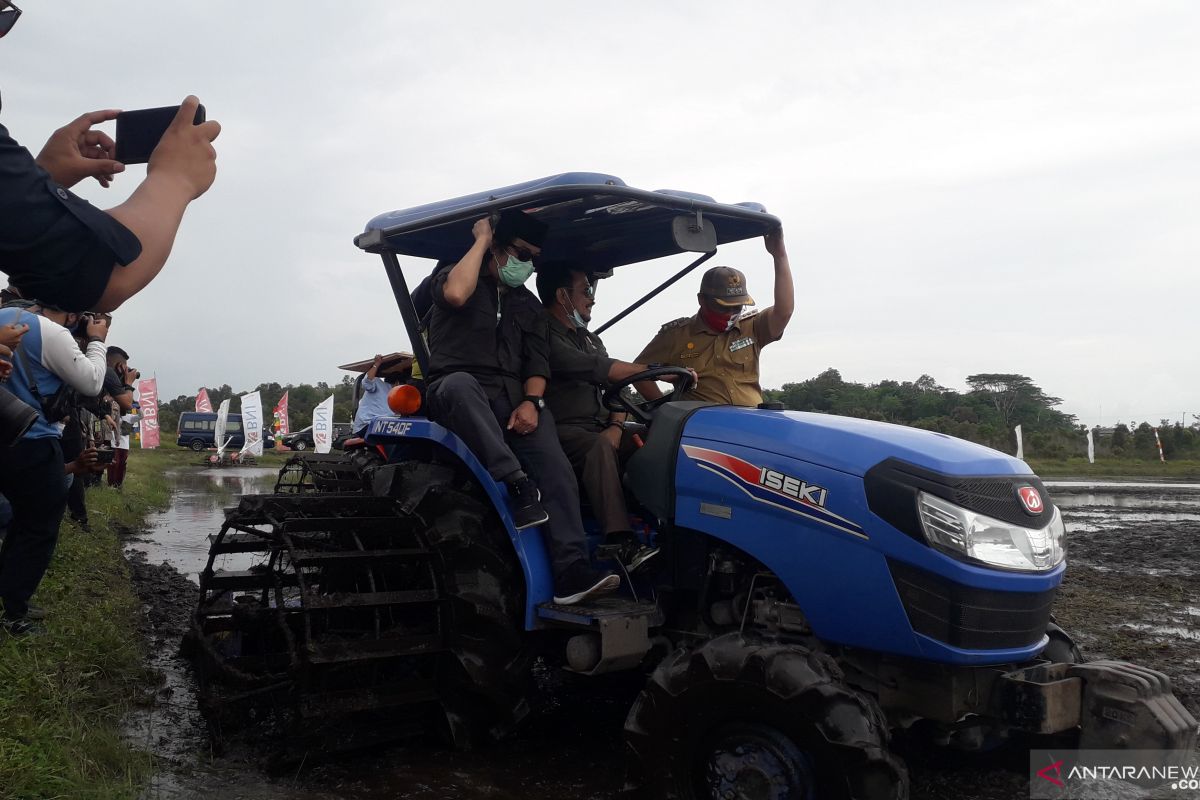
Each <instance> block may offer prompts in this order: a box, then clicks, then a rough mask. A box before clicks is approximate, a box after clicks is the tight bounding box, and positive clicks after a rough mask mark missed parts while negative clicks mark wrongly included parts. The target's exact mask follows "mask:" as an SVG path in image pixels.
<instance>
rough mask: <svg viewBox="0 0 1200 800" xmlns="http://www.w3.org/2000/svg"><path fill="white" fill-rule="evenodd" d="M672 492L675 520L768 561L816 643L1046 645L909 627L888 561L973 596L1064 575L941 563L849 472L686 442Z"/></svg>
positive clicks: (1008, 652) (1031, 589)
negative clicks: (956, 638)
mask: <svg viewBox="0 0 1200 800" xmlns="http://www.w3.org/2000/svg"><path fill="white" fill-rule="evenodd" d="M675 485H676V495H675V521H676V522H677V523H678V524H679V525H680V526H683V527H686V528H690V529H694V530H699V531H703V532H705V533H707V534H709V535H712V536H714V537H716V538H718V539H721V540H724V541H727V542H729V543H730V544H731V545H733V546H735V547H737V548H739V549H741V550H743V551H745V552H746V553H748V554H749V555H751V556H753V557H754V558H756V559H758V560H759V561H761V562H762V563H763V564H765V565H766V566H767V567H768V568H769V569H771V571H772V572H774V573H775V574H776V575H778V576H779V578H780V579H781V580H782V581H783V582H784V583H785V584H786V586H787V588H788V590H789V591H790V592H791V594H792V596H793V597H794V598H795V599H796V602H797V603H799V605H800V607H801V608H802V610H803V611H804V614H805V616H806V617H807V618H808V621H809V623H810V624H811V626H812V628H813V631H814V633H815V634H816V635H817V636H818V637H820V638H821V639H824V640H827V641H831V642H836V643H840V644H844V645H849V646H855V647H862V648H866V649H870V650H875V651H882V652H887V653H893V654H896V655H900V656H911V657H914V658H921V659H928V660H933V661H939V662H944V663H953V664H989V663H991V664H995V663H1005V662H1011V661H1020V660H1025V659H1028V658H1031V657H1033V656H1034V655H1036V653H1037V652H1039V651H1040V650H1041V648H1042V646H1043V645H1044V644H1045V642H1044V640H1039V641H1037V642H1036V643H1030V644H1028V645H1026V646H1022V647H1007V648H995V649H987V650H967V649H964V648H960V647H952V646H950V645H949V644H946V643H944V642H941V641H938V640H936V639H934V638H931V637H930V636H926V635H922V634H920V633H917V632H916V631H914V630H913V626H912V624H911V623H910V621H909V616H908V612H907V611H906V609H905V604H904V602H903V601H902V600H901V597H900V594H899V592H898V590H897V588H896V581H895V580H894V578H893V574H892V564H894V563H897V562H899V563H900V564H902V565H908V566H910V567H916V568H918V569H919V570H923V571H924V572H925V573H929V574H932V575H934V576H936V577H937V579H938V580H943V581H946V582H949V583H953V584H958V585H962V586H964V587H968V588H969V590H970V591H979V592H988V591H992V592H994V591H1008V592H1020V593H1036V592H1046V591H1050V590H1053V589H1054V588H1055V587H1057V586H1058V583H1059V582H1060V581H1061V576H1062V569H1061V567H1060V568H1059V569H1057V570H1055V571H1053V572H1051V573H1049V574H1046V575H1027V574H1016V573H1005V572H1000V571H998V570H989V569H982V568H978V567H974V566H971V565H969V564H965V563H963V562H959V561H957V560H955V559H952V558H950V557H948V556H946V555H943V554H941V553H939V552H937V551H935V550H933V549H932V548H930V547H928V546H927V545H925V544H924V543H923V542H919V541H917V540H915V539H913V538H912V537H910V536H907V535H905V534H904V533H902V532H900V531H898V530H896V529H895V528H894V527H892V526H891V525H890V524H888V523H886V522H884V521H883V520H882V519H880V518H879V517H877V516H875V515H874V514H873V513H872V512H871V511H870V510H869V508H868V507H867V500H866V495H865V492H864V488H863V482H862V479H861V478H860V477H858V476H856V475H850V474H847V473H845V472H841V471H838V470H833V469H828V468H825V467H821V466H818V465H815V464H811V463H809V462H805V461H800V460H796V459H790V458H787V457H784V456H780V455H778V454H775V453H769V452H764V451H762V450H758V449H754V448H750V447H744V446H741V445H736V444H732V443H727V442H724V443H716V442H713V441H711V440H709V439H699V438H694V437H690V436H684V437H683V439H682V441H681V444H680V452H679V456H678V460H677V463H676V482H675ZM890 562H891V563H890Z"/></svg>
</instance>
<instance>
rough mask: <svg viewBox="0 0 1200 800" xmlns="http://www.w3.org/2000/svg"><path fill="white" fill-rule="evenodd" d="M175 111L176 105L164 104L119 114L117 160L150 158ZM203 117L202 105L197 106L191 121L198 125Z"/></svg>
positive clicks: (139, 161) (142, 161)
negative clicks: (158, 106)
mask: <svg viewBox="0 0 1200 800" xmlns="http://www.w3.org/2000/svg"><path fill="white" fill-rule="evenodd" d="M178 113H179V106H165V107H163V108H143V109H139V110H137V111H122V112H121V113H120V114H118V115H117V153H116V158H117V161H120V162H121V163H122V164H145V163H146V162H147V161H149V160H150V154H151V153H153V152H154V148H155V147H157V146H158V141H159V139H162V137H163V134H164V133H166V132H167V128H169V127H170V126H171V122H172V120H174V119H175V115H176V114H178ZM204 119H205V117H204V106H197V107H196V118H195V119H194V120H193V121H192V124H193V125H199V124H200V123H201V122H204Z"/></svg>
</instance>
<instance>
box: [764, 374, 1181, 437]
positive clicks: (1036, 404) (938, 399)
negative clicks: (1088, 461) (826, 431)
mask: <svg viewBox="0 0 1200 800" xmlns="http://www.w3.org/2000/svg"><path fill="white" fill-rule="evenodd" d="M967 386H968V390H967V391H966V392H958V391H955V390H954V389H949V388H947V387H945V386H942V385H940V384H939V383H938V382H937V381H936V380H935V379H934V378H933V377H931V376H929V375H922V376H921V377H919V378H917V379H916V380H915V381H894V380H884V381H880V382H879V383H872V384H862V383H854V382H852V381H845V380H843V379H842V375H841V373H840V372H838V371H837V370H836V369H833V368H830V369H827V370H825V371H824V372H822V373H821V374H820V375H817V376H816V377H815V378H810V379H808V380H806V381H801V382H799V383H785V384H784V385H783V387H782V388H780V389H768V390H766V391H765V392H764V395H765V399H767V400H772V401H778V402H781V403H783V405H784V407H785V408H788V409H793V410H796V411H819V412H823V413H827V414H838V415H842V416H847V417H859V418H862V419H872V420H878V421H880V422H892V423H895V424H898V425H908V426H911V427H915V428H923V429H925V430H930V431H937V432H938V433H946V434H949V435H951V436H957V437H958V438H960V439H967V440H968V441H972V442H978V443H979V444H984V445H987V446H988V447H992V448H995V449H997V450H1001V451H1003V452H1006V453H1013V452H1015V451H1016V436H1015V434H1014V433H1013V428H1015V427H1016V426H1017V425H1020V426H1021V433H1022V437H1023V439H1024V443H1025V454H1026V455H1028V456H1030V457H1037V458H1067V457H1071V456H1084V455H1086V454H1087V439H1086V434H1087V426H1085V425H1080V424H1079V423H1078V421H1077V420H1076V418H1075V416H1074V415H1072V414H1067V413H1066V412H1063V411H1060V410H1059V409H1058V406H1059V405H1061V404H1062V399H1061V398H1058V397H1053V396H1051V395H1049V394H1047V393H1046V392H1045V391H1043V390H1042V388H1041V387H1040V386H1038V385H1037V384H1035V383H1034V382H1033V381H1032V380H1031V379H1030V378H1029V377H1027V376H1025V375H1018V374H1014V373H979V374H977V375H970V376H968V377H967ZM1198 422H1200V420H1198ZM1156 427H1157V428H1158V430H1159V437H1160V439H1161V440H1162V445H1163V451H1164V454H1165V455H1166V457H1167V458H1168V459H1171V458H1197V457H1200V426H1198V425H1197V424H1193V425H1191V426H1184V425H1183V424H1181V423H1179V422H1174V423H1172V422H1171V421H1170V420H1161V421H1160V423H1159V424H1158V425H1154V424H1152V423H1151V422H1149V421H1144V422H1141V423H1129V424H1128V425H1126V424H1120V425H1117V426H1116V427H1115V428H1111V429H1100V428H1097V429H1094V430H1093V438H1094V440H1095V444H1096V455H1097V456H1101V457H1102V456H1112V457H1117V458H1121V457H1126V458H1131V457H1137V458H1146V459H1149V458H1158V446H1157V444H1156V443H1155V441H1154V429H1155V428H1156Z"/></svg>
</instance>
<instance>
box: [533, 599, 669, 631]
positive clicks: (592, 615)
mask: <svg viewBox="0 0 1200 800" xmlns="http://www.w3.org/2000/svg"><path fill="white" fill-rule="evenodd" d="M537 615H538V617H539V618H540V619H543V620H547V621H549V622H555V623H560V624H566V625H577V626H580V627H584V628H593V627H596V626H598V625H600V623H601V621H608V620H611V619H613V618H615V617H638V618H640V617H645V618H646V622H647V624H648V625H649V626H650V627H655V626H658V625H661V624H662V623H663V613H662V609H660V608H659V607H658V605H657V604H655V603H648V602H637V601H635V600H629V599H626V598H621V597H599V598H596V599H595V600H591V601H589V602H584V603H575V604H574V605H569V606H564V605H560V604H558V603H542V604H541V605H539V606H538V607H537Z"/></svg>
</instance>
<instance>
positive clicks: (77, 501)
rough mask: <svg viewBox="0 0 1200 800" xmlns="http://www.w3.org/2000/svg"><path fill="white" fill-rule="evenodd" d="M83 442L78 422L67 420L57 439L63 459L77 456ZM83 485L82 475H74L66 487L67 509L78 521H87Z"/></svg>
mask: <svg viewBox="0 0 1200 800" xmlns="http://www.w3.org/2000/svg"><path fill="white" fill-rule="evenodd" d="M83 444H84V442H83V434H82V431H80V429H79V424H78V423H77V422H75V421H74V420H72V421H71V422H68V423H67V427H66V428H65V429H64V430H63V438H62V439H61V440H60V441H59V446H60V447H61V448H62V454H63V461H64V462H66V463H69V462H71V461H74V460H75V459H77V458H79V454H80V453H82V452H83ZM84 485H85V484H84V476H82V475H76V476H75V479H74V480H73V481H71V486H70V488H68V489H67V509H68V510H69V511H70V512H71V516H72V517H73V518H75V519H76V520H78V521H79V522H87V504H86V501H85V499H84V494H83V490H84Z"/></svg>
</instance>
